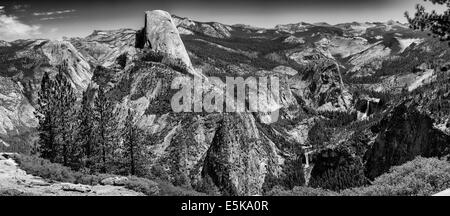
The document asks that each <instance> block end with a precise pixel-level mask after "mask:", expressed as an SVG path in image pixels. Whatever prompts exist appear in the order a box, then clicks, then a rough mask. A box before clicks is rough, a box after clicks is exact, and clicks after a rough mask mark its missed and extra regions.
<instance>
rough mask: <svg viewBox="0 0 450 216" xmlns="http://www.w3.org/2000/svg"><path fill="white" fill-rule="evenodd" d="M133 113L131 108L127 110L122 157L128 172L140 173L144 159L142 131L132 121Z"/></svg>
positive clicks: (132, 173)
mask: <svg viewBox="0 0 450 216" xmlns="http://www.w3.org/2000/svg"><path fill="white" fill-rule="evenodd" d="M133 119H134V114H133V112H132V111H131V109H129V110H128V116H127V118H126V120H125V129H124V132H125V133H124V144H123V145H124V146H123V147H124V149H123V150H124V151H123V153H124V159H125V161H126V162H125V167H126V168H127V170H128V174H131V175H139V174H142V165H143V159H144V156H143V155H144V154H143V153H144V152H143V151H144V148H143V131H141V130H140V129H139V128H138V127H137V126H136V125H134V122H133Z"/></svg>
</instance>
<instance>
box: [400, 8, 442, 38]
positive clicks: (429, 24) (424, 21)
mask: <svg viewBox="0 0 450 216" xmlns="http://www.w3.org/2000/svg"><path fill="white" fill-rule="evenodd" d="M425 1H426V0H425ZM430 1H431V2H432V3H433V4H440V5H442V7H443V8H444V7H447V10H445V11H444V12H443V13H442V14H438V13H437V12H436V11H432V12H430V13H429V12H426V11H425V7H424V6H422V5H417V8H416V13H415V16H414V17H410V16H409V14H408V12H406V13H405V15H406V18H407V19H408V21H409V23H410V25H411V27H412V28H413V29H420V30H422V31H423V30H429V31H431V32H432V33H433V34H434V36H436V37H439V39H441V40H442V41H450V0H430ZM444 5H445V6H444Z"/></svg>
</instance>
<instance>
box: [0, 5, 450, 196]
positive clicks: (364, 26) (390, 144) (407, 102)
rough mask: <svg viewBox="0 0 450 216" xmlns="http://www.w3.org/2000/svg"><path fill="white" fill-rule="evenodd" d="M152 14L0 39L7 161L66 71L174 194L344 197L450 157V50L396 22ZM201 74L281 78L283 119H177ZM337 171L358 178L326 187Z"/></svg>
mask: <svg viewBox="0 0 450 216" xmlns="http://www.w3.org/2000/svg"><path fill="white" fill-rule="evenodd" d="M145 18H146V19H145V22H143V26H144V28H143V29H138V30H135V29H119V30H105V31H103V30H98V31H94V32H93V33H92V34H91V35H89V36H87V37H84V38H64V39H63V40H46V39H29V40H16V41H12V42H7V41H0V101H1V102H0V152H1V151H4V152H23V153H29V152H31V151H33V146H34V145H35V143H36V140H37V139H38V136H37V126H38V124H39V122H38V119H37V118H36V116H35V108H36V104H37V100H38V92H39V91H40V88H41V86H40V85H41V80H42V77H43V75H44V73H49V74H50V75H51V76H54V75H55V74H56V73H57V71H58V70H57V66H58V65H61V64H63V63H64V64H66V65H67V70H66V72H65V74H64V75H65V76H66V77H67V78H68V80H69V81H70V83H71V85H72V87H73V89H74V90H75V91H76V93H77V94H78V95H79V97H80V98H81V95H82V93H83V92H90V93H91V95H95V94H96V92H97V90H98V88H99V87H103V88H105V89H107V97H108V98H109V99H110V100H111V101H113V104H114V107H115V110H116V113H115V114H116V116H118V118H119V119H120V120H119V125H120V127H124V124H125V118H126V110H128V109H132V110H134V111H135V112H136V113H137V116H138V117H137V118H136V119H135V121H134V124H135V125H136V126H138V127H139V128H140V129H142V130H143V131H144V132H145V137H146V140H148V142H149V144H148V145H147V146H146V148H147V150H148V152H149V154H148V155H147V157H148V163H147V164H146V166H147V167H148V168H149V169H157V170H158V171H159V172H161V173H163V174H161V175H162V176H164V178H166V180H167V181H170V182H171V183H172V184H174V185H177V186H187V187H192V188H194V189H196V190H201V189H199V188H201V186H202V185H205V184H209V186H208V187H212V188H214V189H215V191H217V193H219V194H225V195H261V194H264V193H266V192H268V191H269V190H271V189H272V188H273V187H274V186H276V185H282V186H284V187H286V188H293V187H295V186H310V187H320V188H326V189H331V190H342V189H347V188H351V187H359V186H362V185H365V184H367V182H370V181H372V180H373V179H375V178H376V177H378V176H380V175H382V174H384V173H386V172H387V171H389V169H390V168H391V167H393V166H396V165H401V164H404V163H406V162H408V161H411V160H413V159H414V158H415V157H417V156H423V157H443V156H445V155H448V154H449V153H450V115H449V112H450V100H449V97H450V88H449V86H450V82H449V81H450V76H449V75H450V72H449V70H448V69H449V67H450V52H449V51H450V49H449V48H448V45H447V44H445V43H442V42H440V41H439V40H437V39H434V38H433V37H431V36H429V35H428V34H427V33H426V32H418V31H413V30H411V29H410V28H409V26H408V25H405V24H401V23H398V22H395V21H389V22H386V23H381V22H380V23H357V22H353V23H344V24H338V25H330V24H327V23H315V24H310V23H303V22H300V23H294V24H284V25H277V26H276V27H274V28H271V29H265V28H257V27H252V26H247V25H241V24H239V25H225V24H221V23H216V22H198V21H194V20H191V19H189V18H182V17H178V16H175V15H169V14H168V13H166V12H162V11H152V12H147V13H146V15H145ZM155 52H158V53H159V52H160V53H163V54H162V55H161V56H155V54H154V53H155ZM180 62H181V63H180ZM198 75H200V76H204V77H218V78H220V79H222V80H224V79H225V78H226V77H250V76H267V75H270V76H276V77H278V78H279V80H280V106H281V108H280V110H279V111H280V118H279V120H278V121H275V122H274V123H271V124H269V123H268V120H267V119H268V118H270V117H268V116H267V115H266V114H264V113H175V112H173V111H172V109H171V106H170V99H171V97H172V96H173V94H174V91H173V90H172V89H171V82H172V80H173V78H174V77H177V76H184V77H186V79H193V77H195V76H198ZM208 91H214V88H213V87H212V88H211V89H208ZM91 100H92V99H91ZM306 152H310V154H309V157H308V158H307V157H305V153H306ZM305 164H308V165H309V164H311V166H305ZM336 170H345V171H342V172H345V173H351V174H352V176H353V177H354V178H355V179H357V178H361V179H363V180H361V181H358V182H357V183H353V182H352V183H348V182H345V181H344V183H341V184H340V186H329V185H327V184H326V181H324V180H323V179H324V178H325V177H326V176H328V177H327V178H332V177H329V176H330V175H331V174H330V173H331V172H335V171H336ZM335 178H338V177H335ZM324 182H325V183H324Z"/></svg>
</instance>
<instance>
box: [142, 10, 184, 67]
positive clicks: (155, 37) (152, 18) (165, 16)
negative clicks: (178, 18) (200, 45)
mask: <svg viewBox="0 0 450 216" xmlns="http://www.w3.org/2000/svg"><path fill="white" fill-rule="evenodd" d="M144 31H145V34H146V40H147V42H148V45H149V46H150V47H151V49H153V50H154V51H156V52H161V53H163V54H164V55H165V56H164V59H163V62H165V63H168V64H175V65H177V66H180V67H185V68H189V69H191V68H192V63H191V60H190V59H189V55H188V53H187V51H186V49H185V47H184V44H183V41H182V40H181V38H180V35H179V33H178V29H177V27H176V26H175V24H174V22H173V20H172V17H171V16H170V14H169V13H167V12H165V11H161V10H155V11H147V12H146V13H145V27H144Z"/></svg>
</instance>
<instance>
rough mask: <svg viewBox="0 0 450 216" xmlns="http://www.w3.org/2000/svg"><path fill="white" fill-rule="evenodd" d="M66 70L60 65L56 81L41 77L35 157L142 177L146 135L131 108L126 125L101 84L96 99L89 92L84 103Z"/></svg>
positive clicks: (86, 93)
mask: <svg viewBox="0 0 450 216" xmlns="http://www.w3.org/2000/svg"><path fill="white" fill-rule="evenodd" d="M66 68H67V67H66V66H65V65H62V66H59V67H58V73H57V74H56V76H55V77H54V78H51V77H50V75H49V74H48V73H45V74H44V76H43V78H42V81H41V90H40V92H39V94H38V102H37V108H36V111H35V112H36V113H35V114H36V116H37V117H38V120H39V127H38V132H39V140H38V143H37V145H36V153H37V154H39V155H40V157H42V158H45V159H48V160H50V161H51V162H54V163H60V164H62V165H64V166H68V167H70V168H73V169H75V170H84V171H86V172H88V173H114V174H122V175H143V173H144V172H145V170H144V164H145V140H144V132H143V131H142V130H140V129H139V128H138V127H137V126H136V125H135V124H134V119H135V113H134V112H133V111H132V110H131V109H129V110H128V115H127V117H126V119H125V123H124V124H121V122H120V119H119V118H118V117H119V116H118V115H116V110H115V106H114V103H113V102H112V101H111V100H109V99H108V97H107V92H106V90H105V88H103V87H101V86H100V87H99V88H98V90H97V92H96V94H94V96H93V99H91V97H90V91H88V90H86V91H85V92H83V96H82V98H81V101H79V100H78V98H77V95H76V93H75V91H74V89H73V87H72V84H71V82H70V81H69V80H68V79H67V78H66V76H65V75H64V73H65V70H66ZM121 125H122V127H121Z"/></svg>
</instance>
